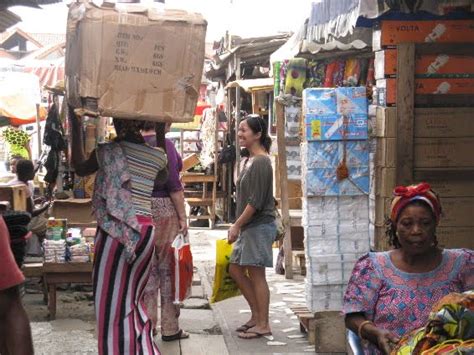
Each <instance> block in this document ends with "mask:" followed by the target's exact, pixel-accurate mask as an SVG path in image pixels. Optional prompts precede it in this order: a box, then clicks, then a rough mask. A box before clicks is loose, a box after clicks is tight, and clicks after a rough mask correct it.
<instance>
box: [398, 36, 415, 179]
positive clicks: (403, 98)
mask: <svg viewBox="0 0 474 355" xmlns="http://www.w3.org/2000/svg"><path fill="white" fill-rule="evenodd" d="M397 67H398V70H397V71H398V77H397V132H398V136H397V184H398V185H409V184H411V183H412V182H413V162H414V146H413V136H414V121H415V113H414V109H415V44H414V43H402V44H400V45H398V55H397Z"/></svg>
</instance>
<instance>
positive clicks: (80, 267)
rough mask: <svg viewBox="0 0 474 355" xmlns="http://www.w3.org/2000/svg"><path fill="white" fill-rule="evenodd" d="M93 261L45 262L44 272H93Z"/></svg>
mask: <svg viewBox="0 0 474 355" xmlns="http://www.w3.org/2000/svg"><path fill="white" fill-rule="evenodd" d="M92 268H93V265H92V263H44V264H43V272H44V273H72V272H92Z"/></svg>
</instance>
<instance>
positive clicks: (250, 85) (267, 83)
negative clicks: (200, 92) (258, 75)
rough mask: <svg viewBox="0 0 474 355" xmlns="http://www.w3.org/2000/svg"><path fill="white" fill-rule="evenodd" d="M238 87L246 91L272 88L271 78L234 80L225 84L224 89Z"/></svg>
mask: <svg viewBox="0 0 474 355" xmlns="http://www.w3.org/2000/svg"><path fill="white" fill-rule="evenodd" d="M236 87H240V88H242V89H244V90H245V91H246V92H252V91H262V90H270V91H272V90H273V78H262V79H247V80H236V81H232V82H230V83H228V84H227V86H226V87H225V88H226V89H229V88H236Z"/></svg>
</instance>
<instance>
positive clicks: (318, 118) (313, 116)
mask: <svg viewBox="0 0 474 355" xmlns="http://www.w3.org/2000/svg"><path fill="white" fill-rule="evenodd" d="M303 113H304V117H305V133H306V135H305V142H304V143H303V144H302V178H303V227H304V230H305V250H306V267H307V275H306V298H307V299H306V301H307V306H308V309H310V310H311V311H312V312H320V311H339V310H341V308H342V300H343V295H344V291H345V288H346V285H347V282H348V281H349V278H350V275H351V272H352V268H353V266H354V264H355V262H356V261H357V259H358V258H359V257H360V256H362V255H364V254H365V253H367V252H368V251H369V249H370V241H369V197H368V195H369V186H370V184H369V182H370V173H369V142H368V125H367V122H368V111H367V98H366V88H365V87H341V88H315V89H306V90H305V91H304V92H303ZM340 169H342V170H345V171H347V173H348V174H347V175H348V177H347V178H343V179H341V178H342V177H344V176H341V175H340V174H339V175H340V176H339V177H338V174H337V171H338V170H340Z"/></svg>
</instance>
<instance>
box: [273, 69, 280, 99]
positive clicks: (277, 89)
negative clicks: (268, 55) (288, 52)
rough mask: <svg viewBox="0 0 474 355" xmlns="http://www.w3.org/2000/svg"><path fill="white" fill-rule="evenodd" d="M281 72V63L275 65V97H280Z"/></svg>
mask: <svg viewBox="0 0 474 355" xmlns="http://www.w3.org/2000/svg"><path fill="white" fill-rule="evenodd" d="M280 72H281V62H275V63H273V83H274V84H273V97H278V96H279V95H280Z"/></svg>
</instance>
